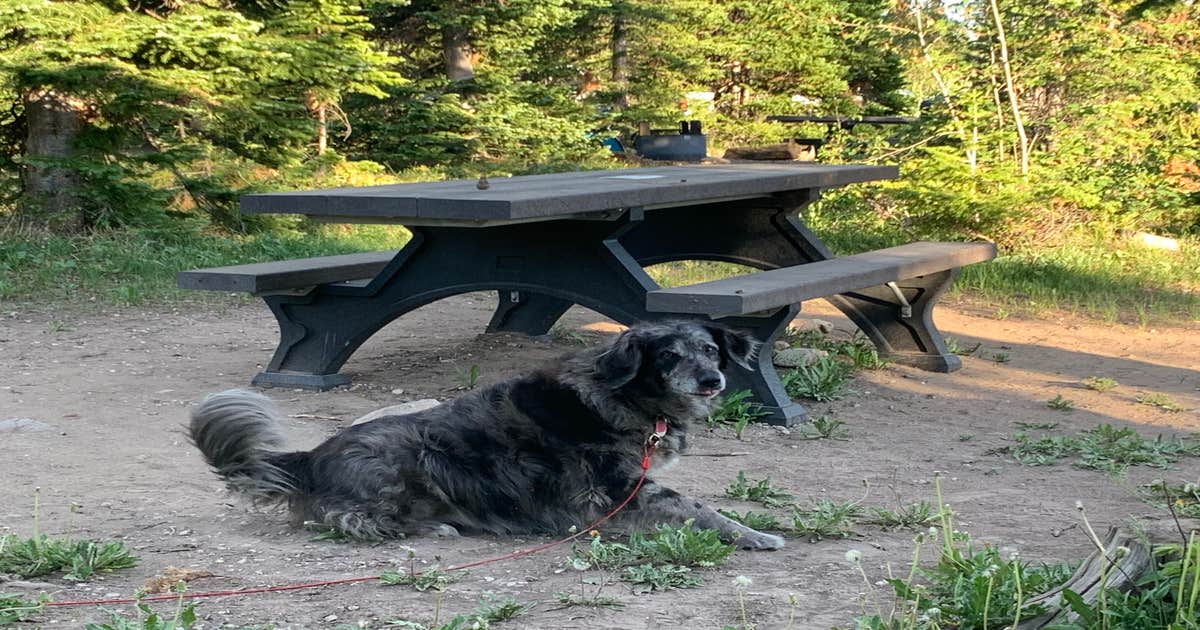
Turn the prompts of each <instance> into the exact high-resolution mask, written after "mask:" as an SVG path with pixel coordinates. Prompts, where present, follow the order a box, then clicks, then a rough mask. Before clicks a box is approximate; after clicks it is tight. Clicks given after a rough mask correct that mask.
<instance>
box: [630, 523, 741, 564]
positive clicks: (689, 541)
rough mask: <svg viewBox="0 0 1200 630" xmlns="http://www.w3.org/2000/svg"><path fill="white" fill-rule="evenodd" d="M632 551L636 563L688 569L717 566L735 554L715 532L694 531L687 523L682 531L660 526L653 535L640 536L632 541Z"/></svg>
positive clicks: (631, 539) (709, 530) (636, 535)
mask: <svg viewBox="0 0 1200 630" xmlns="http://www.w3.org/2000/svg"><path fill="white" fill-rule="evenodd" d="M629 548H630V549H631V550H632V552H633V554H634V555H635V557H636V559H637V560H636V561H646V562H654V563H665V564H674V565H680V566H687V567H713V566H717V565H719V564H721V563H723V562H725V559H726V558H728V557H729V554H731V553H733V549H734V547H733V545H727V544H725V543H723V542H721V539H720V537H719V535H718V533H717V532H716V530H712V529H693V528H692V522H691V521H687V522H685V523H684V525H683V526H682V527H671V526H670V525H659V526H658V528H657V529H655V530H654V533H652V534H650V535H648V536H647V535H645V534H642V533H640V532H638V533H634V534H633V535H631V536H630V537H629Z"/></svg>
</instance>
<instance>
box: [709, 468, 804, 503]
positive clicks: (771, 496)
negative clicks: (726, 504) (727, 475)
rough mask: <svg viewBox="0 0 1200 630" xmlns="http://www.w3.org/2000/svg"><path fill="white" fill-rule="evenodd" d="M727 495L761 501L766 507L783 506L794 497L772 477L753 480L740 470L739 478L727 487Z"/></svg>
mask: <svg viewBox="0 0 1200 630" xmlns="http://www.w3.org/2000/svg"><path fill="white" fill-rule="evenodd" d="M725 496H727V497H730V498H733V499H740V500H742V501H753V502H755V503H761V504H763V505H764V506H766V507H769V508H770V507H781V506H783V505H785V504H787V502H788V501H790V500H791V499H792V498H793V497H792V495H791V494H788V493H787V492H786V491H784V490H781V489H779V488H776V487H775V486H774V484H773V483H772V482H771V478H770V477H766V478H764V479H759V480H758V481H752V480H750V479H747V478H746V473H745V471H741V470H739V471H738V474H737V478H736V479H734V481H733V483H731V484H729V487H727V488H725Z"/></svg>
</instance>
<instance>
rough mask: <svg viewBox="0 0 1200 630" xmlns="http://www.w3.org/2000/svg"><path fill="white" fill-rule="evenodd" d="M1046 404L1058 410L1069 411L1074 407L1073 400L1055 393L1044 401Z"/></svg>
mask: <svg viewBox="0 0 1200 630" xmlns="http://www.w3.org/2000/svg"><path fill="white" fill-rule="evenodd" d="M1046 406H1047V407H1049V408H1051V409H1057V410H1059V411H1071V410H1072V409H1074V408H1075V401H1074V400H1068V399H1066V398H1063V397H1062V394H1055V395H1054V398H1051V399H1050V400H1047V401H1046Z"/></svg>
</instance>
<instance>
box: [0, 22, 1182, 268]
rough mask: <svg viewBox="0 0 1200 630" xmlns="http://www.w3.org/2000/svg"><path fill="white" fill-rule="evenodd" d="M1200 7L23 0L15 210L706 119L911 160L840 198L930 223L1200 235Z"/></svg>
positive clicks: (17, 27)
mask: <svg viewBox="0 0 1200 630" xmlns="http://www.w3.org/2000/svg"><path fill="white" fill-rule="evenodd" d="M997 16H998V18H999V19H998V20H997V19H996V18H997ZM1197 23H1200V6H1198V5H1197V4H1196V3H1192V2H1170V1H1160V0H1155V1H1153V2H1150V1H1142V2H1133V1H1130V0H1117V1H1111V0H1105V1H1102V2H1084V1H1082V0H1043V1H1041V2H1030V1H1028V0H964V1H963V2H957V3H942V2H932V1H930V0H824V1H817V0H786V1H785V0H757V1H755V2H748V1H745V0H230V1H228V2H216V1H215V0H55V1H52V0H8V1H7V2H5V3H3V4H0V100H2V101H3V102H4V107H0V147H2V149H0V167H3V171H4V176H3V177H0V195H3V201H0V203H2V204H3V205H2V206H0V214H7V215H8V216H10V217H16V218H17V219H19V220H21V221H24V222H27V223H33V224H38V225H42V226H47V227H50V228H57V229H87V228H96V227H106V226H119V225H159V226H163V227H168V228H171V226H176V227H178V226H180V225H181V223H180V222H181V221H183V222H184V224H187V225H191V226H193V227H200V226H205V225H218V226H221V227H224V228H226V229H237V230H245V229H253V228H255V227H258V225H259V224H257V223H254V222H249V221H247V220H246V219H245V218H243V217H240V216H239V215H238V214H237V212H236V210H235V208H236V203H235V200H236V196H237V195H238V194H239V193H240V192H243V191H246V190H255V189H262V188H270V187H302V186H306V185H334V184H337V183H339V182H355V183H369V182H373V181H384V180H395V179H413V178H430V177H442V176H451V175H469V174H472V173H476V172H492V173H497V172H502V173H517V172H532V171H545V170H553V169H561V168H575V167H580V166H603V165H606V164H611V163H614V162H613V158H612V157H610V156H608V154H607V153H606V152H605V151H604V150H603V149H602V148H601V146H600V143H599V141H600V140H601V139H602V138H604V137H607V136H623V137H626V138H628V136H629V134H630V133H631V132H632V130H633V129H635V128H636V125H637V123H639V122H642V121H646V122H649V123H651V124H652V125H653V126H655V127H663V126H669V125H672V124H673V123H674V122H675V121H677V120H679V119H682V118H698V119H701V120H703V121H704V122H705V125H706V130H707V131H708V133H709V134H710V144H712V145H715V146H720V145H723V144H737V143H753V142H766V141H772V142H773V141H778V140H781V139H783V138H786V137H793V136H799V135H808V134H818V135H820V136H821V137H822V138H823V139H824V140H825V141H826V146H825V147H824V149H823V153H822V159H824V160H828V161H885V162H894V161H899V162H901V164H902V171H903V173H904V178H903V179H902V180H901V181H900V182H897V183H895V184H893V185H889V186H886V187H882V188H876V189H870V190H866V189H863V190H851V191H847V192H846V193H844V194H842V195H841V196H840V197H835V198H834V199H832V200H831V202H830V205H834V204H842V205H843V206H844V210H845V211H846V212H851V211H853V212H857V213H859V214H861V215H863V216H864V217H866V218H869V219H871V220H874V221H876V222H878V223H879V224H881V225H882V224H886V225H888V226H891V227H892V228H893V229H896V228H899V229H902V230H907V231H908V232H910V233H911V234H912V235H916V236H968V237H983V238H988V239H992V240H997V241H1000V242H1002V243H1005V244H1009V245H1013V246H1021V245H1025V244H1035V243H1040V242H1045V241H1048V240H1051V239H1054V238H1058V237H1061V236H1063V235H1064V234H1067V233H1069V232H1073V231H1078V230H1079V229H1081V228H1086V229H1088V230H1092V231H1094V232H1097V233H1102V234H1111V233H1113V232H1115V231H1118V230H1126V229H1153V230H1161V231H1169V232H1176V233H1182V232H1188V231H1197V230H1198V229H1200V228H1198V227H1197V226H1198V223H1200V210H1198V208H1200V202H1198V199H1200V31H1198V30H1197V29H1196V28H1195V25H1196V24H1197ZM1005 53H1007V58H1008V62H1009V63H1008V67H1007V69H1008V71H1007V72H1006V71H1005V65H1004V63H1003V60H1004V57H1005V56H1006V55H1005ZM1014 105H1015V109H1014ZM1014 113H1015V114H1019V117H1017V116H1014ZM771 114H821V115H834V116H844V117H854V116H858V115H864V114H865V115H886V114H904V115H910V116H916V115H919V117H920V120H919V122H918V123H917V124H913V125H907V126H903V127H886V128H872V127H868V126H864V125H860V126H857V127H855V128H853V129H852V130H842V129H827V128H825V127H823V126H808V127H793V126H785V125H781V124H775V123H765V122H764V119H765V117H766V116H768V115H771ZM1018 120H1020V125H1019V126H1018V124H1017V121H1018ZM1018 127H1019V128H1018ZM50 128H54V130H56V131H55V133H57V134H58V135H54V134H53V133H50V131H49V130H50ZM1022 137H1024V140H1022ZM56 143H57V144H56ZM1022 149H1024V152H1025V153H1026V154H1027V155H1028V166H1027V167H1024V168H1023V167H1022V165H1021V162H1022V160H1021V157H1020V156H1021V154H1022ZM1023 171H1024V172H1023ZM18 173H20V174H21V175H22V176H20V177H18ZM47 191H50V192H51V193H53V194H48V193H47ZM60 192H61V193H63V194H62V195H59V194H58V193H60ZM56 205H57V206H58V207H56ZM839 208H841V206H839ZM64 212H65V213H67V214H69V215H70V216H69V217H68V218H69V219H70V220H66V221H64V220H58V219H56V218H55V216H54V215H55V213H64Z"/></svg>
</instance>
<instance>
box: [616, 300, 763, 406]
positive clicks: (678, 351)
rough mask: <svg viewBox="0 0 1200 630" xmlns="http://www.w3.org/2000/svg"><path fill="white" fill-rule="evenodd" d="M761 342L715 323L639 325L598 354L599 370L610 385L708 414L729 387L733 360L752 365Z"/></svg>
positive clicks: (747, 365)
mask: <svg viewBox="0 0 1200 630" xmlns="http://www.w3.org/2000/svg"><path fill="white" fill-rule="evenodd" d="M757 345H758V344H757V343H756V342H755V341H754V340H753V339H751V338H750V337H749V336H748V335H746V334H744V333H741V332H738V331H735V330H731V329H730V328H728V327H726V326H723V325H721V324H717V323H713V322H699V321H694V322H693V321H683V322H665V323H656V324H638V325H636V326H633V327H632V328H630V329H629V330H626V331H625V332H623V333H621V335H620V336H619V337H617V339H616V341H614V342H613V344H612V346H610V347H609V348H608V349H607V350H605V351H604V352H603V353H601V354H600V355H599V356H598V357H597V358H596V364H595V370H596V375H597V377H598V378H599V379H600V381H601V382H602V383H603V384H604V385H605V386H607V387H608V388H610V389H613V390H618V389H624V390H627V391H629V392H630V393H632V394H634V395H636V396H638V397H639V398H642V399H652V400H657V401H661V402H662V403H665V405H666V406H668V407H674V408H683V409H688V410H692V411H695V412H697V413H705V412H707V410H708V409H709V408H710V407H711V406H712V403H713V402H714V399H715V397H716V396H717V394H720V393H721V392H722V391H723V390H724V389H725V375H724V374H723V370H724V369H725V367H726V366H727V365H728V363H729V362H731V361H732V362H734V363H736V364H738V365H740V366H742V367H744V368H746V369H752V366H751V362H750V361H751V359H752V358H753V356H754V352H755V350H757Z"/></svg>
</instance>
